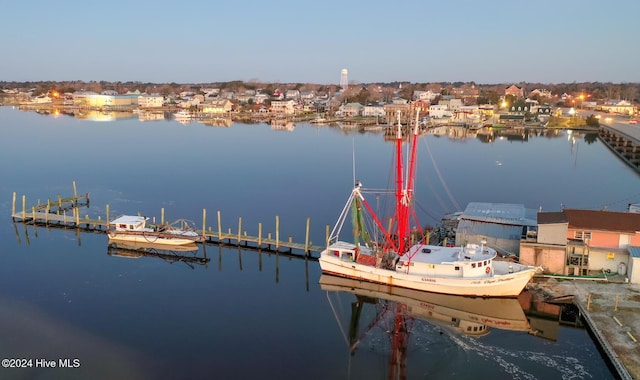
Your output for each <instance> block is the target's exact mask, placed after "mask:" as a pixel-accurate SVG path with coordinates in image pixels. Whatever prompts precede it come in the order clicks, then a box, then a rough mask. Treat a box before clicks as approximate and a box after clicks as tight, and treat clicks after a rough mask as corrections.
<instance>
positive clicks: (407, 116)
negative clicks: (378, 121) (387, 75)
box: [384, 100, 415, 124]
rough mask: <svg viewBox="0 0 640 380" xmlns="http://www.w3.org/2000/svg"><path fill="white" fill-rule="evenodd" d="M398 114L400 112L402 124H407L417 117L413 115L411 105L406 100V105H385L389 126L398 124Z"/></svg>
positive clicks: (398, 103) (397, 102) (397, 103)
mask: <svg viewBox="0 0 640 380" xmlns="http://www.w3.org/2000/svg"><path fill="white" fill-rule="evenodd" d="M398 112H400V122H401V123H403V124H407V123H408V122H409V120H411V119H412V118H413V117H415V115H411V105H410V104H408V103H407V102H406V100H405V102H404V103H402V102H400V101H394V102H393V103H391V104H385V105H384V117H385V119H386V120H387V123H388V124H396V123H397V122H398V114H397V113H398Z"/></svg>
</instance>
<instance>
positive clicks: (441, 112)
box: [429, 104, 453, 119]
mask: <svg viewBox="0 0 640 380" xmlns="http://www.w3.org/2000/svg"><path fill="white" fill-rule="evenodd" d="M429 116H431V117H434V118H437V119H440V118H443V117H452V116H453V114H452V113H451V111H449V107H448V106H447V105H446V104H432V105H430V106H429Z"/></svg>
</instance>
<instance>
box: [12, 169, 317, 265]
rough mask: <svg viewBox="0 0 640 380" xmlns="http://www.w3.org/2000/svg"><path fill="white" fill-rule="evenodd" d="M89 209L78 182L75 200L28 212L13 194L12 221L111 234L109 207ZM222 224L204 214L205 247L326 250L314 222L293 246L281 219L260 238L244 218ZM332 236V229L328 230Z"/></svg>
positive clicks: (299, 252) (308, 253)
mask: <svg viewBox="0 0 640 380" xmlns="http://www.w3.org/2000/svg"><path fill="white" fill-rule="evenodd" d="M88 205H89V194H86V195H78V194H77V192H76V184H75V181H74V183H73V196H71V197H68V198H62V197H61V196H58V199H57V201H51V200H48V201H47V202H46V203H41V202H40V201H38V203H37V205H36V206H32V207H31V208H30V209H29V208H27V202H26V196H24V195H23V196H22V210H20V211H17V210H16V193H15V192H14V193H13V204H12V209H11V218H12V219H13V221H14V222H15V223H23V224H25V225H29V224H30V225H34V226H46V227H59V228H66V229H76V230H77V231H84V232H95V233H106V232H107V231H108V230H109V224H110V223H109V220H110V217H109V214H110V212H109V205H107V206H106V217H105V218H102V217H100V216H98V217H97V218H90V217H89V216H88V215H86V216H84V217H81V216H80V208H81V207H87V206H88ZM217 219H218V224H217V228H216V229H215V230H214V229H213V228H212V227H211V226H207V210H206V209H203V210H202V229H197V230H196V232H198V233H199V234H201V235H202V237H203V238H204V239H203V240H204V241H203V242H202V243H203V244H222V245H225V246H232V247H239V248H242V249H252V248H255V249H259V250H265V251H273V252H279V251H281V250H282V249H284V250H285V251H287V252H288V253H289V254H291V255H297V256H305V257H312V255H311V252H320V251H322V250H323V249H324V246H315V245H313V244H312V242H311V241H310V240H309V231H310V218H307V221H306V232H305V242H304V243H296V242H293V238H292V237H291V236H288V238H285V239H282V238H281V234H280V218H279V216H277V215H276V218H275V234H272V233H271V232H269V233H266V234H264V233H263V230H262V223H258V236H251V235H248V234H247V232H246V231H244V230H243V229H242V228H243V227H242V218H241V217H240V218H239V219H238V230H237V232H232V230H231V228H228V229H227V231H224V232H223V230H222V223H221V214H220V211H218V213H217ZM160 224H165V218H164V208H162V209H161V218H160ZM326 230H327V231H326V233H327V234H328V232H329V231H328V227H327V228H326Z"/></svg>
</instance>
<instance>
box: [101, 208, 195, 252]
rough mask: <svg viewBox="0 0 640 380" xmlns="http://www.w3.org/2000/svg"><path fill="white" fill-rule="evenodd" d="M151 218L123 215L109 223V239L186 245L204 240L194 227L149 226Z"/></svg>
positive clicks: (184, 222)
mask: <svg viewBox="0 0 640 380" xmlns="http://www.w3.org/2000/svg"><path fill="white" fill-rule="evenodd" d="M148 220H149V218H147V217H144V216H132V215H122V216H120V217H118V218H116V219H114V220H112V221H111V222H110V223H109V228H108V232H107V235H108V236H109V241H110V242H111V241H121V242H130V243H141V244H154V245H168V246H185V245H193V246H195V243H196V242H200V241H204V237H203V236H202V235H200V234H199V233H197V232H196V231H195V229H194V228H191V227H187V226H185V225H184V224H186V221H182V222H183V223H182V224H183V225H182V226H180V227H176V226H175V224H176V223H180V222H181V221H177V222H176V223H174V225H169V224H162V225H152V226H147V221H148Z"/></svg>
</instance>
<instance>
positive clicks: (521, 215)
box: [456, 202, 537, 256]
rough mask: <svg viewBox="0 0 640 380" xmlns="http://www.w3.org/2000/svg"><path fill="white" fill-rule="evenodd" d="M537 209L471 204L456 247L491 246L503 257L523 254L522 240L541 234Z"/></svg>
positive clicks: (521, 206) (458, 233) (457, 238)
mask: <svg viewBox="0 0 640 380" xmlns="http://www.w3.org/2000/svg"><path fill="white" fill-rule="evenodd" d="M536 213H537V211H536V210H531V209H526V208H525V207H524V205H522V204H510V203H485V202H471V203H469V204H468V205H467V208H466V209H465V210H464V212H463V213H462V215H460V222H459V223H458V228H457V230H456V245H462V244H465V243H475V244H480V242H481V240H483V239H486V241H487V245H488V246H490V247H491V248H495V249H496V250H497V251H498V252H501V253H503V254H513V255H516V256H518V255H519V254H520V240H521V239H523V238H526V237H527V236H528V235H533V236H535V234H536V231H537V222H536Z"/></svg>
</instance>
